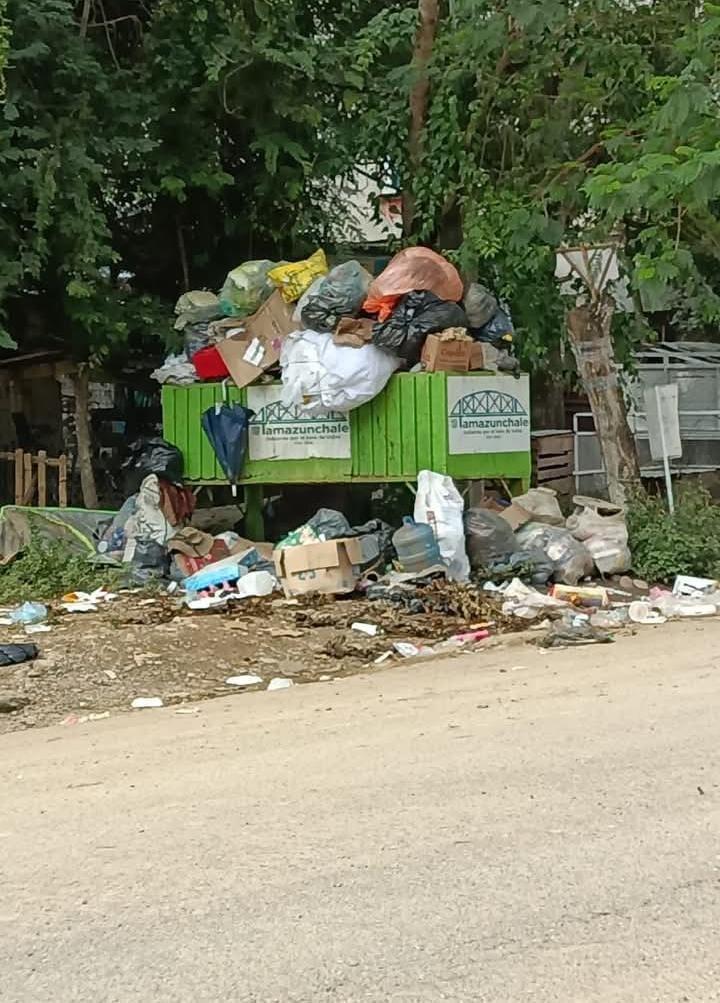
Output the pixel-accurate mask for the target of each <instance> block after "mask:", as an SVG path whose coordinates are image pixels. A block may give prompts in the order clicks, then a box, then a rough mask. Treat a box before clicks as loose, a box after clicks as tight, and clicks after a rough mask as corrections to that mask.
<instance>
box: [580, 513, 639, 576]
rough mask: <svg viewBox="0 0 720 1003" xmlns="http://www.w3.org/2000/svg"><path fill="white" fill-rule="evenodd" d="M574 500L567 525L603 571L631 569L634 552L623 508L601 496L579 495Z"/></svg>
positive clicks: (609, 572)
mask: <svg viewBox="0 0 720 1003" xmlns="http://www.w3.org/2000/svg"><path fill="white" fill-rule="evenodd" d="M573 501H574V502H575V506H576V507H575V511H574V512H573V514H572V515H571V516H568V520H567V523H566V525H567V528H568V529H569V530H570V532H571V533H572V535H573V536H574V537H575V539H576V540H581V541H582V542H583V543H584V544H585V546H586V547H587V549H588V550H589V551H590V553H591V554H592V556H593V560H594V561H595V567H596V568H597V569H598V571H599V572H600V574H601V575H622V574H624V573H625V572H626V571H629V570H630V565H631V563H632V556H631V554H630V549H629V547H628V530H627V524H626V522H625V513H624V512H623V510H622V509H621V508H620V507H619V506H617V505H611V504H610V503H609V502H606V501H603V500H602V499H601V498H585V497H583V496H581V495H576V496H575V498H574V499H573Z"/></svg>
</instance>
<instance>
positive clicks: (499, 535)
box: [465, 508, 517, 571]
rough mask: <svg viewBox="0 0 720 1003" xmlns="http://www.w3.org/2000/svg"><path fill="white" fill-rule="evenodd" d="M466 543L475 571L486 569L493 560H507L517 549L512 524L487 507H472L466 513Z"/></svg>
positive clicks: (471, 564)
mask: <svg viewBox="0 0 720 1003" xmlns="http://www.w3.org/2000/svg"><path fill="white" fill-rule="evenodd" d="M465 543H466V546H467V554H468V558H469V560H470V567H471V568H472V569H473V570H474V571H479V570H486V569H487V568H488V567H489V566H490V565H491V564H492V563H493V561H498V560H505V559H506V558H507V557H508V556H509V555H510V554H512V552H513V551H514V550H517V542H516V540H515V534H514V533H513V531H512V529H511V527H510V524H509V523H507V522H506V521H505V520H504V519H503V518H502V517H501V516H499V515H498V514H497V512H491V511H490V510H489V509H486V508H470V509H468V510H467V512H466V513H465Z"/></svg>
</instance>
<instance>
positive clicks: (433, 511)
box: [350, 348, 470, 582]
mask: <svg viewBox="0 0 720 1003" xmlns="http://www.w3.org/2000/svg"><path fill="white" fill-rule="evenodd" d="M350 351H351V352H357V351H359V349H356V348H351V349H350ZM464 508H465V504H464V502H463V499H462V495H461V494H460V492H459V491H458V489H457V488H456V487H455V484H454V483H453V479H452V477H445V476H443V475H442V474H436V473H433V471H432V470H421V471H420V473H419V474H418V480H417V495H416V496H415V513H414V514H415V522H424V523H426V524H427V525H428V526H432V529H433V532H434V533H435V539H436V540H437V542H438V547H439V548H440V553H441V555H442V558H443V560H444V561H445V563H446V564H447V566H448V577H449V578H451V579H453V581H456V582H466V581H467V580H468V578H469V577H470V562H469V560H468V556H467V552H466V550H465V527H464V525H463V509H464Z"/></svg>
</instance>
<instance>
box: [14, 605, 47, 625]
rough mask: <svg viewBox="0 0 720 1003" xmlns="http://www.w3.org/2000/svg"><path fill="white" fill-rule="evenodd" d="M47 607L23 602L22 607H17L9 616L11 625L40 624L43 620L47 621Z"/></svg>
mask: <svg viewBox="0 0 720 1003" xmlns="http://www.w3.org/2000/svg"><path fill="white" fill-rule="evenodd" d="M47 615H48V611H47V606H43V604H42V603H40V602H24V603H23V604H22V606H18V608H17V609H14V610H13V611H12V613H11V614H10V619H11V620H12V622H13V623H22V624H26V625H29V624H32V623H42V622H43V620H47Z"/></svg>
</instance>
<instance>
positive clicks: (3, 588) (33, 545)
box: [0, 538, 115, 604]
mask: <svg viewBox="0 0 720 1003" xmlns="http://www.w3.org/2000/svg"><path fill="white" fill-rule="evenodd" d="M113 574H115V573H114V572H108V569H107V568H99V567H97V566H95V565H92V564H90V563H89V562H88V561H87V559H86V558H85V557H82V556H79V555H78V554H77V553H74V552H73V551H70V550H69V549H68V548H67V547H66V546H64V545H63V544H61V543H58V542H57V541H43V540H39V539H36V538H33V539H32V540H31V542H30V544H29V545H28V546H27V547H26V548H25V550H24V551H23V552H22V554H20V555H19V556H18V557H16V558H15V560H14V561H13V562H12V563H11V564H9V565H7V566H6V567H4V568H2V569H0V602H2V603H5V604H15V603H21V602H25V601H26V600H28V601H32V600H34V599H37V600H40V601H50V600H53V599H58V598H59V597H60V596H62V595H65V594H66V593H68V592H77V591H80V592H92V591H93V590H94V589H97V588H100V587H101V586H103V585H108V584H109V582H110V579H111V578H112V577H113Z"/></svg>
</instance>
